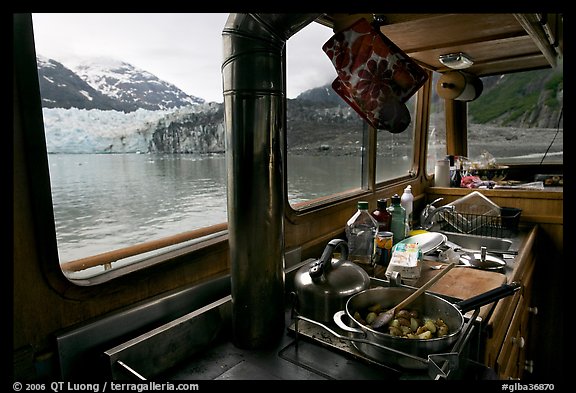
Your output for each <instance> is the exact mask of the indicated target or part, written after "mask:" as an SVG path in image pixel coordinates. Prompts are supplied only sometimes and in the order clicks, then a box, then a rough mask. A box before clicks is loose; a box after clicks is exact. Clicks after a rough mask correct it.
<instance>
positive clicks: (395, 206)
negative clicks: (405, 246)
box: [388, 194, 406, 244]
mask: <svg viewBox="0 0 576 393" xmlns="http://www.w3.org/2000/svg"><path fill="white" fill-rule="evenodd" d="M388 211H389V212H390V215H391V216H392V221H391V223H390V231H391V232H392V233H393V234H394V244H396V243H398V242H399V241H402V240H404V239H405V238H406V209H404V208H403V207H402V205H401V204H400V196H399V195H398V194H394V195H393V196H392V204H391V205H390V206H388Z"/></svg>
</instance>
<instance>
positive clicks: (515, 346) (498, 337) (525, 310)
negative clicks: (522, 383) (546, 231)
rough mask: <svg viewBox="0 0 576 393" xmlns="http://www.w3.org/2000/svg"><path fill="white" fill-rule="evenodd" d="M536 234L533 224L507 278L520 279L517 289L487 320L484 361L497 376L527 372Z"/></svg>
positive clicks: (529, 364)
mask: <svg viewBox="0 0 576 393" xmlns="http://www.w3.org/2000/svg"><path fill="white" fill-rule="evenodd" d="M536 235H537V227H534V229H533V230H532V231H531V232H530V234H529V235H528V238H527V239H526V241H525V242H524V245H523V247H522V252H521V253H520V254H519V255H518V257H517V259H516V261H515V267H514V270H513V272H512V274H511V275H510V278H509V280H508V281H509V282H512V281H517V282H521V283H522V288H521V290H520V291H518V292H517V293H515V294H514V295H513V296H510V297H508V298H505V299H502V300H500V301H499V302H498V304H497V305H496V307H495V309H494V313H493V314H492V316H491V317H490V319H489V320H488V322H487V326H486V331H487V338H486V342H485V352H484V362H485V364H486V365H487V366H488V367H490V368H492V369H493V370H494V371H495V372H496V373H497V375H498V377H499V378H500V379H522V378H523V376H524V373H525V372H526V371H531V367H532V366H531V365H532V362H531V352H530V342H529V336H530V329H531V326H532V323H533V321H534V318H533V316H534V313H533V308H532V307H531V299H532V281H533V276H534V267H535V264H536V263H535V262H536V260H535V259H536V257H535V253H534V252H533V247H534V242H535V238H536Z"/></svg>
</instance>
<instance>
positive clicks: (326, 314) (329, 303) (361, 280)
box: [295, 239, 370, 323]
mask: <svg viewBox="0 0 576 393" xmlns="http://www.w3.org/2000/svg"><path fill="white" fill-rule="evenodd" d="M335 251H340V258H339V259H337V260H335V259H333V254H334V252H335ZM348 251H349V250H348V243H346V241H344V240H342V239H333V240H331V241H330V242H328V244H327V245H326V248H324V251H323V252H322V256H321V257H320V259H319V260H315V261H313V262H311V263H309V264H307V265H304V266H302V267H301V268H300V269H299V270H298V271H297V272H296V276H295V289H296V305H295V309H296V311H297V312H298V313H299V314H300V315H302V316H304V317H307V318H310V319H313V320H315V321H318V322H324V323H333V317H334V314H335V313H336V312H338V311H341V310H344V309H345V307H346V301H348V299H349V298H350V297H351V296H352V295H355V294H356V293H359V292H361V291H363V290H366V289H368V288H369V287H370V277H369V276H368V273H366V271H365V270H364V269H362V268H361V267H360V266H358V265H356V264H355V263H353V262H351V261H348Z"/></svg>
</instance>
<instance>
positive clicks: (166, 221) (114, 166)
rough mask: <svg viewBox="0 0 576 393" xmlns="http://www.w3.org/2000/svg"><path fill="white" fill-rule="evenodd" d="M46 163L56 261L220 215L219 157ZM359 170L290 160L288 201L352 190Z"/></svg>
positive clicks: (325, 160) (334, 161)
mask: <svg viewBox="0 0 576 393" xmlns="http://www.w3.org/2000/svg"><path fill="white" fill-rule="evenodd" d="M48 160H49V165H50V178H51V185H52V200H53V205H54V215H55V221H56V234H57V238H58V249H59V253H60V260H61V261H62V262H66V261H69V260H73V259H78V258H82V257H86V256H90V255H95V254H98V253H102V252H106V251H110V250H114V249H118V248H122V247H126V246H130V245H134V244H138V243H142V242H144V241H149V240H154V239H159V238H162V237H166V236H170V235H174V234H177V233H181V232H186V231H190V230H193V229H197V228H201V227H204V226H208V225H212V224H216V223H221V222H224V221H226V220H227V209H226V203H227V195H226V181H227V180H226V160H225V156H224V155H220V156H210V157H204V156H203V157H198V156H193V155H184V154H183V155H149V154H50V155H49V156H48ZM360 167H361V166H360V159H359V158H358V157H300V156H297V157H291V158H290V161H289V168H290V170H289V171H288V176H289V180H288V182H289V186H288V189H289V199H290V201H291V202H292V203H295V202H301V201H305V200H310V199H314V198H318V197H322V196H325V195H329V194H333V193H337V192H341V191H343V190H347V189H352V188H357V187H359V186H360V184H359V182H358V180H357V179H359V173H360ZM336 168H338V169H336ZM353 179H356V180H355V181H354V180H353Z"/></svg>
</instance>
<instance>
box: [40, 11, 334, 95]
mask: <svg viewBox="0 0 576 393" xmlns="http://www.w3.org/2000/svg"><path fill="white" fill-rule="evenodd" d="M32 17H33V23H34V36H35V43H36V53H37V54H39V55H43V56H45V57H48V58H51V59H54V60H56V61H60V62H62V63H63V64H64V65H66V59H67V58H69V57H85V56H109V57H113V58H117V59H119V60H123V61H126V62H128V63H130V64H132V65H133V66H135V67H138V68H141V69H143V70H145V71H148V72H151V73H152V74H154V75H156V76H157V77H158V78H160V79H162V80H165V81H167V82H170V83H172V84H174V85H176V86H177V87H179V88H180V89H181V90H183V91H184V92H186V93H187V94H191V95H194V96H196V97H201V98H204V99H205V100H207V101H216V102H222V101H223V98H222V75H221V66H222V29H223V27H224V24H225V23H226V20H227V18H228V14H208V13H206V14H182V13H179V14H168V13H163V14H130V13H123V14H108V13H106V14H91V13H83V14H71V13H65V14H51V13H50V14H49V13H42V14H33V15H32ZM332 34H333V32H332V30H331V29H329V28H327V27H324V26H321V25H319V24H318V23H312V24H310V25H308V26H307V27H306V28H305V29H303V30H302V31H300V32H298V33H297V34H295V35H294V36H293V37H291V38H290V39H289V40H288V46H287V53H288V63H287V68H288V83H287V90H288V91H287V94H288V98H295V97H296V96H297V95H298V94H299V93H301V92H302V91H305V90H307V89H310V88H312V87H317V86H321V85H323V84H326V83H328V82H331V81H332V80H333V79H334V78H335V77H336V73H335V71H334V68H333V66H332V63H331V62H330V60H329V59H328V57H327V56H326V55H325V53H324V52H323V51H322V45H323V44H324V42H326V41H327V40H328V39H329V38H330V37H331V36H332Z"/></svg>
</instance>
